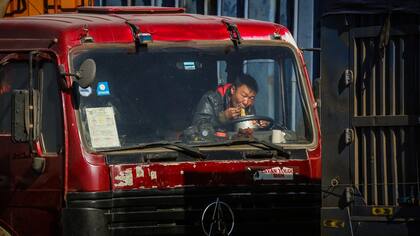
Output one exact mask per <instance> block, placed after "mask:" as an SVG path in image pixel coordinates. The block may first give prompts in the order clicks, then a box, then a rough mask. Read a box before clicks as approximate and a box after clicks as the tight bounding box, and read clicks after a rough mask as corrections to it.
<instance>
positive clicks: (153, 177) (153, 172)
mask: <svg viewBox="0 0 420 236" xmlns="http://www.w3.org/2000/svg"><path fill="white" fill-rule="evenodd" d="M150 179H157V173H156V171H150Z"/></svg>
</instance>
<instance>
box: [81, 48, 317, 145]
mask: <svg viewBox="0 0 420 236" xmlns="http://www.w3.org/2000/svg"><path fill="white" fill-rule="evenodd" d="M88 58H91V59H93V60H94V61H95V62H96V67H97V73H96V79H95V81H94V83H93V84H92V85H91V86H90V87H88V88H81V87H79V86H78V85H77V83H75V85H74V94H75V97H76V103H77V106H78V115H79V120H80V124H79V126H80V127H79V128H80V130H81V133H82V137H83V139H84V142H85V143H86V145H88V146H89V148H90V149H93V150H107V149H113V148H114V149H118V148H123V147H130V146H134V145H138V144H140V143H150V142H159V141H160V142H163V141H165V142H166V141H170V142H175V141H180V142H183V143H189V144H200V143H214V142H218V141H226V140H230V139H242V138H251V139H252V138H254V139H258V140H263V141H267V142H273V143H279V144H282V143H283V144H285V143H286V144H287V143H290V144H295V143H303V144H304V143H310V142H311V141H312V138H313V134H312V128H311V122H310V119H309V115H308V112H307V109H308V108H307V107H308V106H307V105H305V102H304V99H303V96H302V94H301V90H302V89H301V81H300V78H299V73H298V69H297V67H296V66H297V63H296V58H295V55H294V54H293V52H292V51H291V49H290V48H288V47H284V46H280V45H276V46H273V45H261V44H259V45H252V44H248V45H241V46H240V47H239V49H234V48H233V47H232V46H226V45H219V46H215V45H214V44H213V45H212V46H206V45H202V46H200V45H199V44H195V45H193V46H188V45H183V46H178V47H175V46H170V47H169V46H167V47H165V46H155V47H151V48H148V49H147V50H142V51H140V52H133V51H132V49H131V50H130V49H128V48H92V49H83V50H79V51H77V52H76V53H74V54H73V66H74V68H78V67H79V66H80V64H81V63H82V62H83V61H84V60H85V59H88Z"/></svg>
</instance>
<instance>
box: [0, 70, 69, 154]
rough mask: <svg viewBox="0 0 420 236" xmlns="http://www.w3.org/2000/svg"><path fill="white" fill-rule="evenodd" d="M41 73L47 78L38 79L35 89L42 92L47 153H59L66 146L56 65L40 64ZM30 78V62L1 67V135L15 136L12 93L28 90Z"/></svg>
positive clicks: (36, 72)
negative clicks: (12, 117)
mask: <svg viewBox="0 0 420 236" xmlns="http://www.w3.org/2000/svg"><path fill="white" fill-rule="evenodd" d="M40 73H42V74H43V77H40V76H38V77H37V79H35V80H34V81H35V82H34V86H35V88H36V89H40V90H42V96H41V99H42V101H41V104H42V108H41V109H42V118H41V119H42V124H41V137H40V139H41V144H42V146H43V151H44V152H46V153H57V152H59V151H60V149H61V147H62V143H63V126H62V113H61V108H60V104H61V102H60V97H59V89H58V84H57V70H56V66H55V64H54V63H51V62H44V63H40V64H39V65H38V67H36V69H35V70H34V74H37V75H40ZM28 76H29V72H28V63H27V62H10V63H7V64H6V65H4V66H1V67H0V114H2V115H1V116H0V133H3V134H10V133H11V112H12V111H11V109H12V108H11V104H12V103H11V102H12V101H11V99H12V92H13V90H18V89H28V86H29V84H28ZM41 78H42V79H41Z"/></svg>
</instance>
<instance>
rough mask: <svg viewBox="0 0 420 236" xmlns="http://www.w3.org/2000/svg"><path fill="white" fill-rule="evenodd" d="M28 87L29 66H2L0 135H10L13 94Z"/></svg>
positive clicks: (14, 63)
mask: <svg viewBox="0 0 420 236" xmlns="http://www.w3.org/2000/svg"><path fill="white" fill-rule="evenodd" d="M27 87H28V64H27V63H23V62H13V63H7V64H5V65H3V66H0V114H1V115H0V133H2V134H10V133H11V130H12V127H11V124H12V121H11V119H12V113H11V111H12V110H11V109H12V108H11V105H12V92H13V90H15V89H26V88H27Z"/></svg>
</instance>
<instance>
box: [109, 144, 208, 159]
mask: <svg viewBox="0 0 420 236" xmlns="http://www.w3.org/2000/svg"><path fill="white" fill-rule="evenodd" d="M160 147H161V148H166V149H170V150H174V151H179V152H182V153H184V154H186V155H188V156H191V157H194V158H197V159H206V158H207V156H206V155H205V154H204V153H202V152H200V151H199V150H198V149H197V148H194V147H191V146H188V145H186V144H182V143H181V142H180V141H173V142H170V141H158V142H151V143H140V144H137V145H134V146H129V147H122V148H113V149H109V150H105V152H114V151H130V150H138V149H147V148H160Z"/></svg>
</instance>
